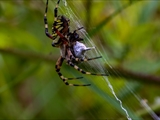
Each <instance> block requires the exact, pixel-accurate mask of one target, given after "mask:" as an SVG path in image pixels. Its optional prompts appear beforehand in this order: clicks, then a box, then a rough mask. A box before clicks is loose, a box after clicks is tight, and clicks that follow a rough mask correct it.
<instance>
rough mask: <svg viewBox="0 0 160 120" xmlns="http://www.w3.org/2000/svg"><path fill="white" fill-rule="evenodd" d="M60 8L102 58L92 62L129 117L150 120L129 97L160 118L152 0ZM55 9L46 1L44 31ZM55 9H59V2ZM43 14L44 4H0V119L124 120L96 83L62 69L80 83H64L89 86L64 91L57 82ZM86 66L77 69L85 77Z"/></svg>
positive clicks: (29, 0) (104, 0) (94, 1)
mask: <svg viewBox="0 0 160 120" xmlns="http://www.w3.org/2000/svg"><path fill="white" fill-rule="evenodd" d="M67 2H68V5H69V6H70V7H71V9H72V10H73V12H74V13H75V15H77V16H78V19H79V20H80V22H81V23H82V25H83V26H84V28H85V29H86V31H87V32H88V33H89V35H90V37H91V40H92V41H93V42H94V44H95V45H96V47H97V48H98V49H99V50H100V51H101V53H102V56H103V58H104V59H106V60H107V62H105V63H104V62H102V60H96V61H97V62H98V63H101V62H102V65H103V67H104V68H105V70H107V71H108V72H109V74H110V76H109V77H108V79H109V81H110V82H111V84H112V85H113V88H114V90H115V92H116V95H117V96H118V98H119V99H120V100H122V102H123V106H124V108H126V109H127V110H128V113H129V115H130V117H131V118H133V119H152V117H151V116H150V115H149V113H148V112H147V111H146V109H144V108H143V107H142V106H141V104H140V101H138V100H137V99H136V97H135V96H134V94H135V95H137V96H140V97H141V99H146V100H147V101H148V104H149V106H151V108H152V109H153V110H154V111H155V113H156V114H157V115H160V92H159V91H160V88H159V85H160V62H159V61H160V2H159V1H158V0H141V1H135V0H75V1H73V0H68V1H67ZM55 3H56V1H52V0H50V1H49V10H48V14H47V17H48V24H49V29H50V31H51V26H52V23H53V20H54V15H53V13H54V12H53V10H54V7H55ZM60 7H61V8H63V7H65V6H64V4H63V2H61V3H60ZM44 11H45V0H44V1H42V0H0V119H126V114H125V112H124V111H123V110H122V109H121V108H120V105H119V102H117V101H116V99H115V98H114V96H113V95H112V93H111V91H110V89H109V86H108V84H107V83H106V81H105V80H104V79H103V78H102V77H95V76H88V75H81V73H79V72H77V71H76V70H74V69H73V68H71V67H69V66H68V65H66V64H65V63H64V64H63V67H62V73H63V74H64V76H67V77H72V76H83V77H84V79H83V80H82V81H70V83H91V84H92V86H90V87H70V86H66V85H65V84H64V83H63V82H62V80H61V79H60V78H59V77H58V75H57V73H56V71H55V63H56V60H57V59H58V57H59V56H60V53H59V49H58V48H53V47H52V46H51V42H52V41H51V40H50V39H49V38H47V37H46V35H45V32H44V30H45V29H44V21H43V18H44ZM59 13H60V14H65V10H64V11H63V12H62V11H60V12H59ZM70 22H71V23H72V21H70ZM71 27H75V28H76V26H71ZM107 63H109V64H107ZM86 65H88V64H84V65H81V67H82V68H83V69H87V68H88V67H89V68H88V69H87V70H88V71H92V67H93V66H89V65H88V66H86ZM110 66H112V68H111V67H110ZM93 71H94V70H93ZM96 72H101V71H96ZM132 92H133V93H134V94H132Z"/></svg>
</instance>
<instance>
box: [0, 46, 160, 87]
mask: <svg viewBox="0 0 160 120" xmlns="http://www.w3.org/2000/svg"><path fill="white" fill-rule="evenodd" d="M0 53H2V54H9V55H13V56H16V57H20V58H25V59H28V60H36V61H37V60H42V61H46V62H52V63H53V62H55V61H56V59H57V58H58V56H57V57H56V56H52V55H42V54H40V53H33V52H32V53H31V52H26V51H22V50H18V49H12V48H0ZM106 69H107V70H108V71H109V74H110V75H111V76H115V77H119V76H121V77H124V78H132V79H135V80H139V81H142V82H149V83H153V84H160V76H155V75H148V74H143V73H136V72H132V71H129V70H126V69H124V68H122V67H113V68H112V69H111V68H108V67H106ZM113 71H118V73H119V74H118V76H116V74H115V73H114V72H113Z"/></svg>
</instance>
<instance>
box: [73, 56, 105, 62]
mask: <svg viewBox="0 0 160 120" xmlns="http://www.w3.org/2000/svg"><path fill="white" fill-rule="evenodd" d="M99 58H102V56H99V57H93V58H74V57H73V56H71V57H70V59H72V60H74V61H77V62H87V61H90V60H95V59H99Z"/></svg>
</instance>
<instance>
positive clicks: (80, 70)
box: [67, 60, 108, 76]
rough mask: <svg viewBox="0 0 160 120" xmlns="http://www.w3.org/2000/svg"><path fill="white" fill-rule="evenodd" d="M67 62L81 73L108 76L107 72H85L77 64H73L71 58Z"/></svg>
mask: <svg viewBox="0 0 160 120" xmlns="http://www.w3.org/2000/svg"><path fill="white" fill-rule="evenodd" d="M67 63H68V64H69V65H70V66H71V67H73V68H74V69H76V70H78V71H79V72H81V73H82V74H87V75H96V76H108V74H97V73H90V72H86V71H84V70H83V69H81V68H79V67H78V66H77V65H74V64H73V63H72V62H71V60H68V61H67Z"/></svg>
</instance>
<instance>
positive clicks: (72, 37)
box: [69, 30, 83, 43]
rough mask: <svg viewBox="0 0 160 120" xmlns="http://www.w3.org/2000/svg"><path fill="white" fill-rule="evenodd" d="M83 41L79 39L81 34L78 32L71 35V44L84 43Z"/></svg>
mask: <svg viewBox="0 0 160 120" xmlns="http://www.w3.org/2000/svg"><path fill="white" fill-rule="evenodd" d="M82 40H83V39H82V38H80V37H79V34H78V33H77V32H76V30H75V31H74V32H73V33H69V41H70V43H75V42H76V41H82Z"/></svg>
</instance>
